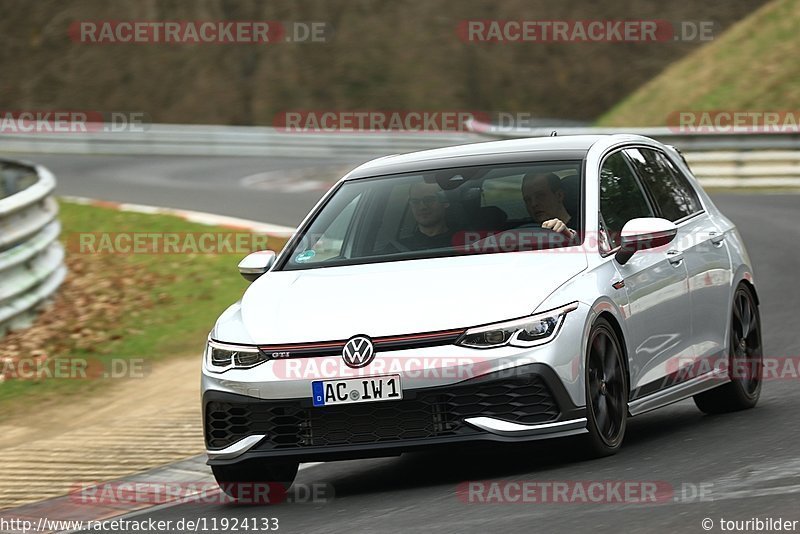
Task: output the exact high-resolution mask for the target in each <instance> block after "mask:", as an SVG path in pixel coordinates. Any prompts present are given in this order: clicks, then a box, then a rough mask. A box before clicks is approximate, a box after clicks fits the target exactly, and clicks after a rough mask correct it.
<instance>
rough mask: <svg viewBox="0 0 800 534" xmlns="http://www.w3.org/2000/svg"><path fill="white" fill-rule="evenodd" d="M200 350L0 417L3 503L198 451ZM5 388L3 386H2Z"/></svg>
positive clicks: (200, 442)
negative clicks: (95, 389) (83, 394)
mask: <svg viewBox="0 0 800 534" xmlns="http://www.w3.org/2000/svg"><path fill="white" fill-rule="evenodd" d="M199 358H200V356H199V355H197V356H191V357H184V358H175V359H170V360H167V361H158V362H153V364H152V367H151V368H150V372H149V373H148V374H147V375H146V376H145V377H143V378H130V379H126V380H120V381H119V382H117V383H115V384H113V385H112V386H111V387H110V388H109V389H107V390H104V391H103V392H102V393H100V394H98V395H91V396H89V397H87V398H80V397H77V396H76V397H72V398H70V399H69V400H68V401H66V402H63V403H60V404H52V403H51V404H49V405H47V406H46V407H44V408H42V409H37V410H26V413H16V414H15V413H4V414H3V417H2V420H0V510H2V509H8V508H12V507H17V506H20V505H23V504H27V503H32V502H36V501H39V500H42V499H46V498H50V497H55V496H59V495H65V494H67V493H68V492H70V491H71V490H74V489H75V488H76V487H78V486H80V485H81V484H88V483H93V482H99V481H105V480H113V479H117V478H120V477H123V476H127V475H131V474H134V473H137V472H141V471H144V470H147V469H150V468H153V467H156V466H159V465H163V464H166V463H169V462H174V461H177V460H181V459H184V458H187V457H189V456H192V455H197V454H200V453H202V452H203V450H204V448H203V430H202V421H201V415H200V360H199ZM0 387H2V386H0Z"/></svg>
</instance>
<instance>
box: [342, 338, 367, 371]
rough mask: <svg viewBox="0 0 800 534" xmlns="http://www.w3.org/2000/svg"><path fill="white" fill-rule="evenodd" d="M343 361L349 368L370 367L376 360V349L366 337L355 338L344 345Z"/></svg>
mask: <svg viewBox="0 0 800 534" xmlns="http://www.w3.org/2000/svg"><path fill="white" fill-rule="evenodd" d="M342 359H343V360H344V363H345V364H347V366H348V367H352V368H353V369H357V368H359V367H364V366H366V365H369V364H370V362H372V360H374V359H375V347H373V346H372V341H371V340H370V339H369V338H368V337H366V336H355V337H352V338H350V339H349V340H348V341H347V343H345V344H344V349H342Z"/></svg>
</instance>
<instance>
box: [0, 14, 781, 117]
mask: <svg viewBox="0 0 800 534" xmlns="http://www.w3.org/2000/svg"><path fill="white" fill-rule="evenodd" d="M764 1H765V0H724V1H714V2H702V3H701V2H692V3H683V2H663V1H662V0H607V1H605V2H603V3H602V4H598V3H597V2H595V1H594V0H572V1H571V2H554V1H552V0H505V1H503V2H494V1H491V0H430V1H412V0H397V1H395V2H384V1H379V0H326V1H323V0H298V1H283V2H261V1H248V0H242V1H236V2H234V1H230V0H198V1H196V2H194V1H193V2H186V1H177V0H143V1H141V2H108V1H107V0H75V1H71V2H70V1H64V0H37V1H36V2H22V1H19V0H0V14H2V16H1V17H0V44H2V46H0V70H2V73H3V74H2V76H0V110H2V109H5V110H29V109H35V110H52V109H78V110H98V111H107V112H110V111H129V112H144V113H145V114H146V115H147V116H149V118H150V119H151V120H153V121H156V122H178V123H220V124H242V125H250V124H271V123H272V121H273V118H274V117H275V115H276V114H277V113H279V112H281V111H285V110H296V109H306V110H309V109H316V110H325V109H390V110H403V109H407V110H419V109H427V110H436V109H447V110H470V111H507V112H527V113H531V114H532V115H534V116H545V117H559V118H564V119H576V120H594V119H595V118H596V117H598V116H599V115H600V114H601V113H602V112H603V111H605V110H607V109H608V108H609V107H611V106H612V105H614V104H615V103H616V102H618V101H619V99H620V98H621V97H623V96H624V95H627V94H629V93H631V92H632V91H634V90H635V89H636V88H638V87H639V86H641V85H642V84H643V83H645V82H646V81H647V80H649V79H650V78H651V77H652V76H655V75H657V74H658V73H660V72H661V71H662V70H663V69H664V68H665V67H666V66H667V65H669V64H670V63H672V62H673V61H676V60H678V59H680V58H682V57H684V56H685V55H686V54H688V53H690V52H692V51H693V50H696V49H698V48H699V47H700V46H702V45H703V44H704V43H702V42H677V41H667V42H655V43H530V42H528V43H511V44H509V43H468V42H464V41H462V40H461V39H459V36H458V33H457V28H458V25H459V22H460V21H462V20H464V19H506V20H564V19H568V20H582V19H583V20H585V19H617V20H619V19H666V20H672V21H682V20H695V21H696V20H713V21H714V22H715V24H716V29H717V30H718V31H720V30H723V29H725V28H727V27H730V26H731V24H733V23H734V22H735V21H737V20H740V19H742V18H743V17H745V16H746V15H748V14H750V13H752V11H753V10H754V9H755V8H757V7H758V6H760V5H762V4H763V2H764ZM787 3H788V2H787ZM220 19H222V20H276V21H323V22H325V23H327V24H329V25H330V26H331V27H332V28H333V35H332V38H331V39H330V41H329V42H326V43H300V44H298V43H276V44H269V45H267V46H254V45H242V44H212V45H193V44H190V45H187V44H180V45H174V44H157V45H152V44H135V45H131V44H112V45H108V44H105V45H99V44H86V43H80V42H77V43H76V42H74V41H71V40H70V38H69V36H68V28H69V27H70V25H71V24H75V23H76V22H78V21H86V20H93V21H98V20H99V21H108V20H118V21H119V20H123V21H124V20H149V21H153V20H190V21H202V20H220Z"/></svg>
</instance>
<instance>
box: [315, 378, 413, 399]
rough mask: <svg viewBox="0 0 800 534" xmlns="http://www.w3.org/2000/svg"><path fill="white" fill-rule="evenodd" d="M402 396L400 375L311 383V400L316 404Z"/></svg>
mask: <svg viewBox="0 0 800 534" xmlns="http://www.w3.org/2000/svg"><path fill="white" fill-rule="evenodd" d="M402 398H403V390H402V388H401V387H400V375H386V376H365V377H363V378H348V379H344V380H316V381H314V382H312V383H311V400H312V401H313V403H314V406H330V405H333V404H353V403H356V402H377V401H387V400H400V399H402Z"/></svg>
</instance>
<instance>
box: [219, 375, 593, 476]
mask: <svg viewBox="0 0 800 534" xmlns="http://www.w3.org/2000/svg"><path fill="white" fill-rule="evenodd" d="M403 393H404V397H403V399H402V400H398V401H386V402H380V403H363V404H346V405H341V406H325V407H314V406H312V403H311V398H310V395H309V396H308V397H300V398H290V399H257V398H253V397H250V396H246V395H240V394H236V393H230V392H226V391H219V390H215V389H206V390H205V391H204V394H203V417H204V431H205V439H206V448H207V454H208V463H209V464H210V465H225V464H232V463H237V462H241V461H245V460H248V459H254V458H259V459H262V460H284V461H296V462H311V461H330V460H343V459H353V458H365V457H376V456H392V455H397V454H400V453H403V452H408V451H412V450H419V449H421V448H431V447H439V446H447V445H453V444H458V443H465V442H475V441H487V440H488V441H499V442H511V441H528V440H538V439H544V438H554V437H564V436H571V435H576V434H581V433H585V432H586V414H585V409H584V408H583V407H579V406H576V405H575V403H574V402H573V400H572V397H571V396H570V395H569V393H568V392H567V389H566V388H565V386H564V384H563V382H562V379H561V378H560V377H559V375H557V374H556V372H555V371H554V370H553V369H552V368H551V367H550V366H549V365H547V364H543V363H532V364H526V365H522V366H517V367H512V368H509V369H505V370H502V371H495V372H492V373H488V374H485V375H481V376H479V377H475V378H471V379H468V380H463V381H460V382H457V383H453V384H447V385H439V386H432V387H428V388H418V389H412V390H405V389H404V392H403Z"/></svg>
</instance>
